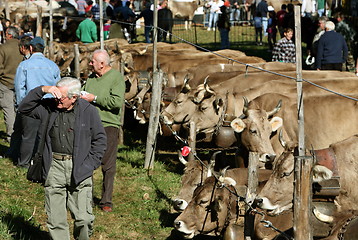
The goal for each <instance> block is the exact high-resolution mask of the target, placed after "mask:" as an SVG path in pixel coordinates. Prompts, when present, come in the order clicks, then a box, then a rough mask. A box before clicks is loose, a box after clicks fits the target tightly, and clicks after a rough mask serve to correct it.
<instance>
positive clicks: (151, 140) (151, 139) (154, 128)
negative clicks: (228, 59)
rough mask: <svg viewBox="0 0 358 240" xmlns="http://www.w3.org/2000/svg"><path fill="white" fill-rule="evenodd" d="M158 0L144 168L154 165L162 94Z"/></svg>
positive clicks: (154, 17)
mask: <svg viewBox="0 0 358 240" xmlns="http://www.w3.org/2000/svg"><path fill="white" fill-rule="evenodd" d="M157 6H158V0H154V11H153V25H154V33H153V36H154V37H153V86H152V99H151V102H150V116H149V126H148V135H147V145H146V151H145V162H144V168H147V169H150V168H153V165H154V154H155V145H156V142H155V141H156V136H157V132H158V124H159V115H160V101H161V95H162V81H163V80H162V72H160V71H158V69H157V40H158V38H157V32H158V28H157V27H158V11H157Z"/></svg>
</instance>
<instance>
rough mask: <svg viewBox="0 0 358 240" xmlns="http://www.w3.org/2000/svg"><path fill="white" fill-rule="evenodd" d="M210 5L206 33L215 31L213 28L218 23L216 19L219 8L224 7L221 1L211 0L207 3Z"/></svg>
mask: <svg viewBox="0 0 358 240" xmlns="http://www.w3.org/2000/svg"><path fill="white" fill-rule="evenodd" d="M209 5H210V18H209V27H208V29H207V30H208V31H211V30H213V31H215V26H216V23H217V21H218V17H219V14H220V13H221V12H220V7H221V6H222V5H224V2H223V1H222V0H211V1H210V2H209Z"/></svg>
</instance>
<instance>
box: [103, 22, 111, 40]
mask: <svg viewBox="0 0 358 240" xmlns="http://www.w3.org/2000/svg"><path fill="white" fill-rule="evenodd" d="M110 28H111V20H110V19H108V20H107V21H106V22H105V23H104V24H103V38H104V40H107V39H109V33H110Z"/></svg>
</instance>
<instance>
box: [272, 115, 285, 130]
mask: <svg viewBox="0 0 358 240" xmlns="http://www.w3.org/2000/svg"><path fill="white" fill-rule="evenodd" d="M270 124H271V128H272V132H276V131H277V130H278V129H279V128H280V127H282V124H283V120H282V118H280V117H273V118H272V119H271V121H270Z"/></svg>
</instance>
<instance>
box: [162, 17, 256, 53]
mask: <svg viewBox="0 0 358 240" xmlns="http://www.w3.org/2000/svg"><path fill="white" fill-rule="evenodd" d="M206 29H207V27H206V26H205V24H204V23H199V22H196V21H193V20H192V21H185V20H180V19H174V25H173V29H172V34H173V36H172V41H171V42H172V43H178V42H183V40H185V41H188V42H191V43H195V44H199V45H203V44H204V45H205V44H208V43H210V44H214V46H213V47H214V48H219V47H220V32H219V30H218V29H217V28H215V30H214V31H207V30H206ZM229 39H230V43H231V48H236V47H238V45H243V44H245V45H248V44H254V43H255V28H254V27H253V26H252V25H251V24H250V22H248V21H237V22H235V23H234V24H233V26H231V28H230V32H229ZM167 41H169V40H167Z"/></svg>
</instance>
